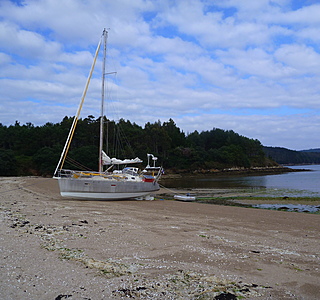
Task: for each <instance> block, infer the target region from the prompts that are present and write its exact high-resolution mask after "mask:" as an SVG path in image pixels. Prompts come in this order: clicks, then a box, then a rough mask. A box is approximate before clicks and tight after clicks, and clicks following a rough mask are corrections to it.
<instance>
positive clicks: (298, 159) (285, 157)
mask: <svg viewBox="0 0 320 300" xmlns="http://www.w3.org/2000/svg"><path fill="white" fill-rule="evenodd" d="M263 151H264V153H265V154H266V156H267V157H269V158H271V159H273V160H274V161H276V162H277V163H279V164H282V165H296V164H320V149H319V148H317V149H310V150H302V151H295V150H290V149H286V148H281V147H263Z"/></svg>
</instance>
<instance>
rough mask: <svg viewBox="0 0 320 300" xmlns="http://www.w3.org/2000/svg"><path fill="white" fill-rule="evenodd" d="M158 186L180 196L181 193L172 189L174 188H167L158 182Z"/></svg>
mask: <svg viewBox="0 0 320 300" xmlns="http://www.w3.org/2000/svg"><path fill="white" fill-rule="evenodd" d="M159 186H160V187H161V188H163V189H165V190H167V191H169V192H171V193H173V194H175V195H180V196H182V195H183V194H181V193H179V192H178V193H177V192H176V191H174V190H170V189H169V188H167V187H165V186H164V185H162V184H159Z"/></svg>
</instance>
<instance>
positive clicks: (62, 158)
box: [54, 39, 102, 176]
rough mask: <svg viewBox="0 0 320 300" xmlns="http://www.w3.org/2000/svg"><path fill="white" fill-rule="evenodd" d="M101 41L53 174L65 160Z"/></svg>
mask: <svg viewBox="0 0 320 300" xmlns="http://www.w3.org/2000/svg"><path fill="white" fill-rule="evenodd" d="M101 41H102V39H100V41H99V44H98V47H97V49H96V52H95V56H94V60H93V63H92V66H91V69H90V73H89V76H88V79H87V82H86V86H85V89H84V91H83V94H82V97H81V101H80V104H79V107H78V110H77V114H76V116H75V117H74V119H73V123H72V126H71V129H70V132H69V135H68V137H67V140H66V143H65V145H64V148H63V151H62V153H61V156H60V159H59V162H58V165H57V167H56V169H55V171H54V176H55V174H56V173H57V171H58V169H59V168H60V169H62V167H63V165H64V162H65V160H66V157H67V154H68V151H69V148H70V145H71V140H72V137H73V135H74V132H75V129H76V126H77V123H78V119H79V116H80V113H81V109H82V106H83V102H84V99H85V97H86V95H87V91H88V87H89V83H90V80H91V77H92V73H93V70H94V67H95V64H96V61H97V57H98V54H99V51H100V46H101Z"/></svg>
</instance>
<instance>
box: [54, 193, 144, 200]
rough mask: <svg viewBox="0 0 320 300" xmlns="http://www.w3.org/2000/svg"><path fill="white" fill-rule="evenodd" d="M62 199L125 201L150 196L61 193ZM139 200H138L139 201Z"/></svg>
mask: <svg viewBox="0 0 320 300" xmlns="http://www.w3.org/2000/svg"><path fill="white" fill-rule="evenodd" d="M60 194H61V196H62V197H66V198H73V199H91V200H125V199H136V198H140V197H145V196H148V195H150V192H145V193H88V192H61V193H60ZM139 200H140V199H139Z"/></svg>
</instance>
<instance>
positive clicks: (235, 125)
mask: <svg viewBox="0 0 320 300" xmlns="http://www.w3.org/2000/svg"><path fill="white" fill-rule="evenodd" d="M319 16H320V2H319V1H313V0H305V1H289V0H274V1H268V0H257V1H252V0H242V1H238V0H216V1H206V0H204V1H200V0H181V1H174V0H162V1H143V0H136V1H131V0H118V1H113V0H112V1H111V0H104V1H102V0H91V1H85V0H66V1H56V0H25V1H23V0H21V1H8V0H1V1H0V123H2V124H4V125H10V124H14V123H15V121H16V120H17V121H19V122H20V124H25V123H27V122H31V123H33V124H35V125H43V124H45V123H46V122H53V123H56V122H60V121H61V120H62V118H63V117H64V116H66V115H67V116H73V115H74V114H75V112H76V109H77V106H78V102H79V100H80V98H81V95H82V91H83V88H84V85H85V82H86V77H87V75H88V73H89V70H90V66H91V63H92V58H93V54H94V51H95V48H96V46H97V43H98V41H99V39H100V36H101V33H102V30H103V28H108V31H109V38H108V58H109V59H108V64H107V66H108V70H109V71H111V72H113V71H116V72H117V75H116V76H113V75H112V76H109V77H110V78H108V80H109V83H108V86H109V87H110V90H111V94H110V95H111V97H112V99H117V101H116V105H115V106H116V107H117V113H116V115H114V116H111V115H109V117H110V118H111V119H117V118H120V117H123V118H125V119H129V120H130V121H132V122H136V123H137V124H139V125H141V126H144V124H145V123H146V122H155V121H157V120H160V121H162V122H164V121H167V120H168V119H169V118H172V119H173V120H174V121H175V122H176V124H177V126H179V127H180V128H181V129H182V130H183V131H184V132H186V133H188V132H193V131H194V130H198V131H202V130H210V129H212V128H214V127H215V128H222V129H226V130H229V129H232V130H234V131H235V132H238V133H239V134H241V135H244V136H247V137H250V138H255V139H259V140H260V141H261V143H262V144H263V145H265V146H280V147H286V148H289V149H295V150H301V149H309V148H319V147H320V138H319V133H318V132H319V127H320V114H319V113H320V47H319V46H320V35H319V28H320V18H319ZM98 63H100V59H99V62H98ZM100 68H101V67H100V65H99V64H98V70H97V72H96V73H95V77H94V79H93V81H92V85H91V87H90V89H89V91H88V99H87V101H86V104H85V106H84V109H83V113H82V117H86V116H87V115H89V114H92V115H94V116H95V117H97V116H98V115H99V107H98V102H99V101H100V78H99V74H98V73H99V71H100ZM112 103H113V104H112V106H113V105H114V102H112ZM109 108H110V107H107V109H108V111H110V110H109Z"/></svg>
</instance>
